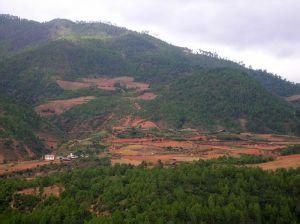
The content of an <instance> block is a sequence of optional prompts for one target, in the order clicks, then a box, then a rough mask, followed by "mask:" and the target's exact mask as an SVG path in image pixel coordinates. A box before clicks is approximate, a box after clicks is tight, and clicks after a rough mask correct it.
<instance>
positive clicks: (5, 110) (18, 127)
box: [0, 95, 51, 160]
mask: <svg viewBox="0 0 300 224" xmlns="http://www.w3.org/2000/svg"><path fill="white" fill-rule="evenodd" d="M47 130H51V128H50V126H49V124H47V123H46V122H44V121H43V120H42V119H41V118H40V117H39V116H38V115H37V114H36V113H35V112H34V111H33V110H32V109H31V108H30V107H28V106H26V105H22V104H20V102H18V103H17V102H15V101H14V100H10V99H8V98H7V97H5V96H3V95H0V155H1V159H2V160H16V159H23V158H27V159H29V158H37V157H40V156H41V155H42V154H44V153H45V152H47V151H48V150H49V149H48V150H47V148H46V146H45V145H44V143H43V142H42V141H41V140H40V139H39V138H38V136H37V133H38V132H42V131H47Z"/></svg>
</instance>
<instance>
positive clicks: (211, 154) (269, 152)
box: [108, 119, 300, 169]
mask: <svg viewBox="0 0 300 224" xmlns="http://www.w3.org/2000/svg"><path fill="white" fill-rule="evenodd" d="M126 121H127V123H128V124H130V121H131V120H130V119H127V120H126ZM240 136H241V138H242V137H243V138H245V135H244V134H241V135H240ZM249 136H250V135H249ZM254 137H255V138H258V136H256V135H254ZM260 137H262V136H260ZM260 137H259V139H260ZM263 137H264V138H268V139H270V138H272V139H274V140H276V141H274V142H271V141H257V142H255V141H253V136H252V135H251V136H250V137H249V139H244V140H239V141H232V140H230V141H220V140H218V139H217V138H213V136H203V135H201V133H199V134H197V135H196V136H192V137H186V139H180V140H174V139H167V138H158V137H153V136H152V137H151V136H148V137H143V138H116V137H114V138H112V139H110V140H109V142H108V145H109V152H110V154H111V155H112V158H113V159H112V162H113V163H130V164H133V165H137V164H140V163H141V162H142V161H146V162H150V163H155V162H157V161H158V160H161V161H163V162H166V163H168V162H170V161H169V160H171V162H174V161H178V162H180V161H193V160H198V159H204V160H207V159H214V158H218V157H221V156H233V157H237V156H240V155H242V154H248V155H266V156H273V157H275V158H278V159H277V160H276V161H273V162H269V163H266V165H260V166H262V167H263V168H266V169H269V167H270V169H273V168H272V167H283V168H285V167H299V166H300V164H299V160H300V159H299V156H298V155H293V156H290V157H287V156H285V157H282V156H279V157H278V153H277V151H278V149H281V148H284V147H286V146H287V145H290V144H294V142H295V141H299V139H297V138H294V137H289V136H271V135H268V136H263ZM279 140H280V141H279ZM282 140H283V141H282ZM287 140H290V141H287Z"/></svg>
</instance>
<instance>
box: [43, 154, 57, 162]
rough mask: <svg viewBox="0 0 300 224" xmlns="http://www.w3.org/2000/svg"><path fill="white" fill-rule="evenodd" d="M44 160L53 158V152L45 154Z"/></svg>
mask: <svg viewBox="0 0 300 224" xmlns="http://www.w3.org/2000/svg"><path fill="white" fill-rule="evenodd" d="M44 158H45V160H47V161H52V160H54V159H55V155H53V154H48V155H45V157H44Z"/></svg>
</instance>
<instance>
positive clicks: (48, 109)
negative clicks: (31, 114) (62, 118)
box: [35, 96, 95, 116]
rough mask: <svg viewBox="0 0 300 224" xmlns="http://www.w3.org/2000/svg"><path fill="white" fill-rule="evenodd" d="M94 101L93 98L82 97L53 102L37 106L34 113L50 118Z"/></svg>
mask: <svg viewBox="0 0 300 224" xmlns="http://www.w3.org/2000/svg"><path fill="white" fill-rule="evenodd" d="M93 99H95V97H94V96H84V97H78V98H73V99H68V100H54V101H50V102H48V103H45V104H42V105H39V106H37V107H36V108H35V111H36V112H37V113H38V114H39V115H41V116H51V115H53V114H62V113H63V112H65V111H67V110H69V109H71V108H72V107H75V106H77V105H80V104H84V103H87V102H89V101H91V100H93Z"/></svg>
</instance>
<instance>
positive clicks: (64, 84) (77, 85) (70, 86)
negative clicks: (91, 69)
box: [56, 80, 91, 90]
mask: <svg viewBox="0 0 300 224" xmlns="http://www.w3.org/2000/svg"><path fill="white" fill-rule="evenodd" d="M56 82H57V84H58V85H59V86H60V87H61V88H62V89H64V90H77V89H84V88H88V87H90V86H91V84H90V83H84V82H72V81H64V80H57V81H56Z"/></svg>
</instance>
